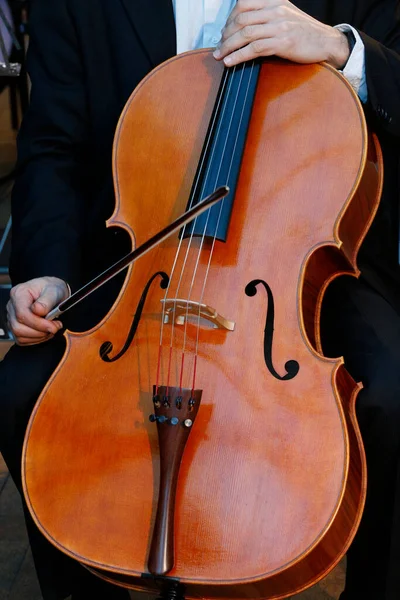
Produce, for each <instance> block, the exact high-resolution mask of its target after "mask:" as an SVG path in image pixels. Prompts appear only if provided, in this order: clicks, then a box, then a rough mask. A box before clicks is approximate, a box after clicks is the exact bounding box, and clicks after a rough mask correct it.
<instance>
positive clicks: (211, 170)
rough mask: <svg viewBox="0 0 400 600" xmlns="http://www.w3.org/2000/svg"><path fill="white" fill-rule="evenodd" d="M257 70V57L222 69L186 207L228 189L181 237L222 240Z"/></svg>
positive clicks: (255, 85)
mask: <svg viewBox="0 0 400 600" xmlns="http://www.w3.org/2000/svg"><path fill="white" fill-rule="evenodd" d="M259 73H260V63H259V62H258V61H251V62H247V63H244V64H241V65H237V66H236V67H232V68H225V70H224V74H223V77H222V81H221V86H220V89H219V92H218V95H217V99H216V102H215V105H214V110H213V115H212V118H211V121H210V126H209V129H208V132H207V135H206V138H205V142H204V145H203V149H202V153H201V158H200V162H199V166H198V169H197V173H196V176H195V178H194V183H193V186H192V190H191V194H190V199H189V203H188V208H189V207H192V206H194V205H195V204H197V203H198V202H200V200H201V199H202V198H204V197H205V196H207V195H209V194H210V193H212V192H213V191H214V190H215V189H216V188H217V187H219V186H221V185H227V186H228V187H229V188H230V193H229V195H228V196H227V197H226V198H225V199H224V201H223V202H222V203H221V205H218V206H216V207H213V208H211V209H210V210H209V211H206V212H205V213H203V215H201V216H200V217H198V218H197V219H196V220H195V221H194V222H193V223H191V224H189V225H188V226H186V228H185V231H184V234H183V236H184V237H189V236H191V235H194V236H203V235H204V236H205V237H209V238H214V237H216V238H217V239H218V240H220V241H226V238H227V234H228V227H229V221H230V215H231V211H232V207H233V201H234V197H235V189H236V184H237V180H238V177H239V171H240V165H241V162H242V156H243V152H244V147H245V143H246V136H247V131H248V128H249V123H250V117H251V111H252V107H253V103H254V98H255V94H256V88H257V82H258V77H259Z"/></svg>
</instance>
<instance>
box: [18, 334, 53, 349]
mask: <svg viewBox="0 0 400 600" xmlns="http://www.w3.org/2000/svg"><path fill="white" fill-rule="evenodd" d="M53 337H54V336H52V335H49V336H47V337H44V338H42V339H36V340H32V339H31V338H18V339H17V338H16V339H15V343H16V344H17V346H36V345H37V344H43V343H44V342H48V341H49V340H51V339H52V338H53Z"/></svg>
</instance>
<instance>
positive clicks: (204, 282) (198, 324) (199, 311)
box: [192, 60, 255, 393]
mask: <svg viewBox="0 0 400 600" xmlns="http://www.w3.org/2000/svg"><path fill="white" fill-rule="evenodd" d="M254 65H255V61H254V60H253V61H252V63H251V69H250V76H249V82H248V86H247V90H246V96H245V99H244V102H243V107H242V114H241V115H240V121H239V127H238V132H237V135H236V139H235V145H234V148H233V152H232V157H231V162H230V165H229V170H228V175H227V182H228V181H229V177H230V174H231V170H232V165H233V158H234V155H235V150H236V146H237V143H238V137H239V131H240V126H241V124H242V122H243V114H244V109H245V106H246V101H247V97H248V94H249V89H250V82H251V74H252V72H253V69H254ZM221 214H222V210H221V209H220V211H219V215H218V220H217V225H216V228H215V234H214V237H213V241H212V246H211V250H210V256H209V259H208V265H207V269H206V274H205V277H204V281H203V287H202V290H201V294H200V299H199V310H198V315H197V331H196V345H195V355H194V356H195V358H194V369H193V382H192V393H193V392H194V390H195V385H196V367H197V357H198V352H199V337H200V318H201V304H202V302H203V299H204V292H205V288H206V284H207V280H208V276H209V272H210V267H211V260H212V257H213V253H214V247H215V242H216V239H217V235H216V232H217V231H218V226H219V221H220V218H221Z"/></svg>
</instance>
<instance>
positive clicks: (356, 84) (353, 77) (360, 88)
mask: <svg viewBox="0 0 400 600" xmlns="http://www.w3.org/2000/svg"><path fill="white" fill-rule="evenodd" d="M335 29H339V31H343V33H346V32H348V31H351V32H352V33H353V35H354V37H355V40H356V43H355V45H354V48H353V51H352V53H351V54H350V57H349V60H348V61H347V63H346V66H345V68H344V69H343V70H342V71H341V73H343V75H344V76H345V77H346V79H347V81H348V82H349V83H350V85H351V87H352V88H353V90H354V91H355V92H356V94H358V97H359V98H360V100H361V102H362V103H363V104H366V103H367V100H368V88H367V79H366V75H365V46H364V43H363V41H362V39H361V36H360V34H359V33H358V31H357V29H354V27H352V26H351V25H348V24H347V23H342V24H341V25H335Z"/></svg>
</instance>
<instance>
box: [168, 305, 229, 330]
mask: <svg viewBox="0 0 400 600" xmlns="http://www.w3.org/2000/svg"><path fill="white" fill-rule="evenodd" d="M161 302H162V303H163V305H164V323H170V322H171V321H172V319H175V323H176V325H184V324H185V320H186V319H188V320H189V319H190V320H191V321H192V322H193V321H196V320H199V319H205V320H206V321H209V322H210V323H211V324H212V326H213V327H214V329H226V330H228V331H233V330H234V329H235V321H230V320H229V319H225V317H223V316H222V315H220V314H218V312H217V311H216V310H215V308H212V307H211V306H208V304H201V303H200V302H194V301H193V300H183V299H182V298H168V299H167V300H161Z"/></svg>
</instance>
